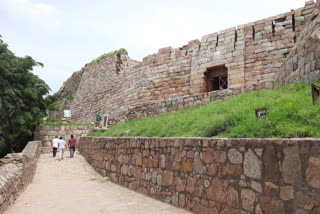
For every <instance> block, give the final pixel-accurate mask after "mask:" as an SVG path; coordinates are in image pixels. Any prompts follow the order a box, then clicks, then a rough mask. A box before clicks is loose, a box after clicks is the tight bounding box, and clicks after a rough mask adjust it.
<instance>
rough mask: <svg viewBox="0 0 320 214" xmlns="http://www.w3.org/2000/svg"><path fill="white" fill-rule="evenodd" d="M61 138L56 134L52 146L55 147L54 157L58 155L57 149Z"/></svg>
mask: <svg viewBox="0 0 320 214" xmlns="http://www.w3.org/2000/svg"><path fill="white" fill-rule="evenodd" d="M58 144H59V139H58V136H55V137H54V139H53V140H52V147H53V157H54V158H55V157H56V154H57V149H58Z"/></svg>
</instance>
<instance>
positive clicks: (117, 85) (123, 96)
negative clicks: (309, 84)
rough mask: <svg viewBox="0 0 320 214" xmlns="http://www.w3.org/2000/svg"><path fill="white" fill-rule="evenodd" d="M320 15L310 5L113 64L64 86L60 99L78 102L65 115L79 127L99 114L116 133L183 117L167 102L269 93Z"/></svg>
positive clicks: (120, 57)
mask: <svg viewBox="0 0 320 214" xmlns="http://www.w3.org/2000/svg"><path fill="white" fill-rule="evenodd" d="M315 7H316V4H315V3H314V2H313V1H308V2H306V5H305V7H303V8H299V9H297V10H292V11H290V12H288V13H284V14H280V15H278V16H274V17H270V18H267V19H263V20H259V21H256V22H253V23H249V24H245V25H241V26H237V27H235V28H230V29H226V30H222V31H220V32H218V33H213V34H210V35H206V36H203V37H202V39H201V41H199V40H192V41H190V42H189V43H188V44H187V45H186V46H183V47H181V48H175V49H173V48H171V47H168V48H162V49H160V50H159V51H158V53H156V54H152V55H149V56H147V57H145V58H144V59H143V61H142V62H138V61H135V60H131V59H130V58H129V57H128V55H127V53H116V54H114V55H111V56H107V57H105V58H103V59H101V60H100V61H98V62H95V63H90V64H88V65H86V66H85V67H84V68H82V70H81V71H80V72H78V73H77V74H74V75H73V76H72V77H71V78H69V79H68V80H67V81H66V82H65V83H64V85H63V86H62V88H61V89H60V93H63V92H65V91H67V90H72V91H73V95H74V97H75V98H74V100H63V101H61V102H60V108H61V111H63V110H65V109H70V110H71V112H72V117H71V121H73V122H80V123H88V122H89V121H94V120H95V116H96V115H97V113H100V114H102V115H103V123H104V122H105V121H106V123H109V125H113V124H115V123H118V122H123V121H126V120H129V119H134V118H137V117H145V116H150V115H155V114H160V113H164V112H167V111H170V109H172V110H176V109H177V108H175V107H174V108H171V107H170V106H169V107H168V108H163V107H161V105H162V103H164V102H166V103H171V104H169V105H172V103H178V104H177V106H179V105H180V107H181V105H182V106H188V105H189V104H186V103H185V102H184V100H186V99H188V98H190V99H191V100H192V99H195V97H198V96H200V97H212V96H213V94H218V93H219V94H221V93H222V94H224V97H225V95H228V96H229V95H235V94H238V93H240V92H243V91H250V90H261V89H271V88H273V87H274V81H275V79H276V78H277V75H278V73H279V70H280V67H281V65H282V64H283V62H284V61H285V59H286V57H287V56H288V54H289V53H290V52H291V51H292V50H293V47H294V44H295V43H296V42H297V41H298V39H299V36H300V34H301V31H302V30H303V29H304V28H305V26H306V25H307V24H308V23H309V21H308V20H311V19H312V18H313V11H314V8H315ZM223 91H225V92H223ZM216 99H220V97H219V96H218V95H217V96H215V98H213V99H210V101H212V100H216ZM197 100H198V99H197ZM196 103H206V101H203V100H202V98H201V99H200V100H198V101H197V102H196ZM174 105H175V104H174ZM154 106H157V108H156V109H154V108H153V107H154ZM104 120H105V121H104ZM108 121H109V122H108Z"/></svg>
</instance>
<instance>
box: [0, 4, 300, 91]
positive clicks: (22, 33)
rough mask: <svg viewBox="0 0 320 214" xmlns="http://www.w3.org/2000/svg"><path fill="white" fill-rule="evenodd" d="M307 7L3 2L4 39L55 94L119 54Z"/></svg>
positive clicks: (136, 54)
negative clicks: (93, 64) (84, 70)
mask: <svg viewBox="0 0 320 214" xmlns="http://www.w3.org/2000/svg"><path fill="white" fill-rule="evenodd" d="M304 3H305V1H304V0H241V1H240V0H225V1H221V0H132V1H129V0H0V34H1V35H2V39H3V40H4V41H5V42H6V43H8V44H9V48H10V50H11V51H13V52H14V53H15V54H16V55H17V56H25V55H29V56H32V57H33V58H34V59H35V60H37V61H39V62H42V63H44V66H45V67H44V68H35V69H34V73H35V74H37V75H38V76H39V77H40V78H41V79H43V80H45V81H46V83H47V84H48V85H49V86H50V88H51V90H52V92H51V93H53V92H56V91H58V90H59V88H60V87H61V86H62V83H63V81H65V80H66V79H67V78H68V77H70V76H71V75H72V73H73V72H75V71H78V70H80V69H81V67H82V66H84V65H85V64H86V63H88V62H90V61H91V60H92V59H94V58H97V57H98V56H100V55H101V54H103V53H107V52H110V51H113V50H116V49H119V48H126V49H127V50H128V52H129V56H130V58H132V59H136V60H142V58H143V57H145V56H147V55H149V54H152V53H156V52H157V51H158V49H159V48H162V47H168V46H171V47H173V48H175V47H180V46H182V45H185V44H187V42H188V41H190V40H193V39H201V37H202V36H203V35H206V34H210V33H214V32H217V31H220V30H223V29H226V28H230V27H234V26H237V25H240V24H246V23H249V22H253V21H257V20H259V19H263V18H267V17H270V16H274V15H278V14H280V13H284V12H288V11H290V10H291V9H297V8H300V7H303V6H304Z"/></svg>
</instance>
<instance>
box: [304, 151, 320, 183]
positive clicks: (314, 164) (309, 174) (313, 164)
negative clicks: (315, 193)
mask: <svg viewBox="0 0 320 214" xmlns="http://www.w3.org/2000/svg"><path fill="white" fill-rule="evenodd" d="M306 178H307V181H308V183H309V184H310V185H311V186H312V187H314V188H317V189H320V159H319V158H316V157H311V158H309V161H308V168H307V170H306Z"/></svg>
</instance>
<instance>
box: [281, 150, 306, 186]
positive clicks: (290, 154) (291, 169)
mask: <svg viewBox="0 0 320 214" xmlns="http://www.w3.org/2000/svg"><path fill="white" fill-rule="evenodd" d="M283 152H284V154H285V156H284V160H283V163H282V176H283V179H284V181H285V182H286V183H288V184H294V183H300V182H301V180H302V178H301V161H300V155H299V148H298V147H289V148H285V149H284V150H283Z"/></svg>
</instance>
